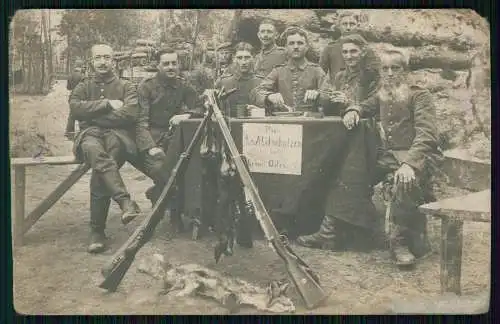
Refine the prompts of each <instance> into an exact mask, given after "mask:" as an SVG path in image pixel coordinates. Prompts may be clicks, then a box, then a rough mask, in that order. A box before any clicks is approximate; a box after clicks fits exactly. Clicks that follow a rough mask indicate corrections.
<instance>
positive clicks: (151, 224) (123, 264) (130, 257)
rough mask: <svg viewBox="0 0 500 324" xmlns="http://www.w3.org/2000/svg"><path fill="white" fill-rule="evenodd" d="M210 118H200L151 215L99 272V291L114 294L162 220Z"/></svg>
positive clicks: (210, 114) (210, 113)
mask: <svg viewBox="0 0 500 324" xmlns="http://www.w3.org/2000/svg"><path fill="white" fill-rule="evenodd" d="M211 117H212V112H210V111H209V112H208V113H207V114H206V115H205V117H204V118H203V120H202V122H201V124H200V125H199V126H198V128H197V129H196V132H195V134H194V136H193V138H192V139H191V142H190V143H189V146H188V147H187V148H186V150H185V152H183V153H182V154H181V156H180V158H179V160H178V161H177V164H176V165H175V167H174V169H173V170H172V173H171V175H170V178H169V179H168V182H167V184H166V185H165V188H164V189H163V191H162V193H161V195H160V197H159V198H158V200H157V201H156V203H155V205H154V206H153V209H152V210H151V212H150V213H149V214H148V215H147V217H146V218H145V219H144V220H143V221H142V223H141V224H140V225H139V227H138V228H137V229H136V230H135V232H134V233H133V234H132V235H131V236H130V237H129V239H128V240H127V241H126V242H125V244H123V245H122V246H121V247H120V248H119V249H118V251H116V253H115V254H114V255H113V257H112V259H111V261H110V262H108V264H106V265H105V266H104V268H103V269H102V270H101V273H102V275H103V276H104V281H103V282H102V283H101V284H100V285H99V287H100V288H103V289H106V290H108V291H116V288H117V287H118V286H119V285H120V282H121V281H122V279H123V277H124V276H125V274H126V273H127V271H128V269H129V268H130V266H131V265H132V263H133V262H134V259H135V255H136V254H137V252H138V251H139V250H140V249H141V248H142V247H143V246H144V245H145V244H146V243H147V242H148V241H149V240H150V239H151V237H152V234H153V232H154V230H155V228H156V226H157V225H158V223H159V222H160V220H161V219H162V218H163V214H164V213H163V211H164V210H165V208H166V203H167V201H168V198H169V197H170V196H171V195H172V193H173V190H174V184H175V182H176V179H177V176H178V175H181V174H184V172H185V171H186V169H187V165H188V161H189V159H190V158H191V153H192V152H193V150H194V148H195V146H196V145H197V143H198V142H199V140H200V139H201V135H202V130H203V129H204V128H205V127H206V125H207V123H208V121H209V120H210V118H211Z"/></svg>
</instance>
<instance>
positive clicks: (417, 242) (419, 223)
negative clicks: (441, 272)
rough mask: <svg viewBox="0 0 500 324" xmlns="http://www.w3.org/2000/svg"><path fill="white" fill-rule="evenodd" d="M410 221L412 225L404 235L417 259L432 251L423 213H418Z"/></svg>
mask: <svg viewBox="0 0 500 324" xmlns="http://www.w3.org/2000/svg"><path fill="white" fill-rule="evenodd" d="M412 221H413V224H412V225H413V226H412V228H411V229H409V230H408V233H407V237H406V239H407V241H408V247H409V249H410V251H411V252H412V253H413V255H415V257H416V258H417V259H422V258H425V257H427V256H429V255H430V254H431V253H432V248H431V244H430V242H429V236H428V232H427V217H426V216H425V215H424V214H421V213H418V214H417V215H415V217H414V218H413V219H412Z"/></svg>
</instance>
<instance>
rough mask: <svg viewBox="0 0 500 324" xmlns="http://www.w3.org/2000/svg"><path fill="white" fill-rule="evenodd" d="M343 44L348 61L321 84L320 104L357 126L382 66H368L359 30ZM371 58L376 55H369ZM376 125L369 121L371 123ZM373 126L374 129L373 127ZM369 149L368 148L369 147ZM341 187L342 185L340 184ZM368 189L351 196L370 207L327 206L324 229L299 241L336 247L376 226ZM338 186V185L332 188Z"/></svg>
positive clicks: (373, 93)
mask: <svg viewBox="0 0 500 324" xmlns="http://www.w3.org/2000/svg"><path fill="white" fill-rule="evenodd" d="M340 44H341V46H342V56H343V59H344V61H345V64H346V69H345V70H342V71H340V72H338V73H337V74H336V75H335V81H334V82H333V85H332V84H331V83H330V80H329V79H328V78H325V82H324V83H323V85H322V86H321V93H320V99H319V101H320V104H321V105H322V107H323V109H324V111H325V113H327V114H328V115H336V116H342V117H343V122H344V125H345V127H346V128H347V129H352V128H354V127H356V126H357V125H358V123H359V120H360V116H359V114H358V113H357V111H358V110H360V109H371V107H372V106H373V98H374V97H375V96H376V95H377V91H378V89H379V84H380V78H379V77H378V76H379V73H380V72H378V70H377V71H373V69H372V67H371V66H370V65H368V66H367V64H366V61H367V45H368V44H367V42H366V41H365V39H364V38H363V37H362V36H360V35H358V34H349V35H346V36H343V37H342V39H341V41H340ZM368 59H369V60H370V61H372V60H373V58H372V57H368ZM370 126H372V125H371V123H367V127H370ZM372 130H373V129H372ZM367 151H368V150H367ZM337 187H338V186H337ZM364 188H365V189H366V191H365V190H364V189H363V190H362V189H360V190H359V192H356V194H357V195H358V197H351V196H350V194H349V193H347V195H348V196H347V197H348V198H350V199H352V200H356V201H357V200H360V199H366V200H365V201H363V202H360V203H359V205H358V206H366V207H367V210H360V211H359V212H355V213H354V212H352V213H348V212H345V213H344V212H337V210H336V209H334V211H330V210H329V208H330V207H329V205H327V207H326V208H325V216H324V218H323V221H322V223H321V226H320V229H319V230H318V231H317V232H316V233H313V234H311V235H304V236H300V237H299V238H298V239H297V243H298V244H300V245H302V246H306V247H313V248H314V247H319V248H322V247H327V246H328V247H329V248H331V249H336V248H337V246H336V245H338V244H337V243H341V242H342V238H347V239H349V237H348V235H346V233H353V232H354V233H361V232H362V231H363V230H366V231H368V232H370V231H371V229H372V227H373V217H372V216H375V215H374V213H373V211H374V210H372V209H371V207H373V205H372V204H371V201H370V197H371V195H372V192H371V190H369V185H367V186H366V187H364ZM332 190H335V189H332Z"/></svg>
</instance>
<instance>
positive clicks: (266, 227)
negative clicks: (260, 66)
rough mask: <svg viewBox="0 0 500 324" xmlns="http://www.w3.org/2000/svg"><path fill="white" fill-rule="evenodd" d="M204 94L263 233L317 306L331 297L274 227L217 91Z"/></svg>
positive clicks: (301, 290)
mask: <svg viewBox="0 0 500 324" xmlns="http://www.w3.org/2000/svg"><path fill="white" fill-rule="evenodd" d="M204 95H205V97H206V98H207V102H206V103H207V105H208V108H209V110H211V111H213V115H214V116H215V120H216V121H217V123H218V125H219V127H220V129H221V132H222V135H223V137H224V141H225V142H226V144H227V147H228V148H229V152H230V153H231V156H232V158H233V161H234V164H235V165H236V169H237V170H238V174H239V177H240V179H241V182H242V184H243V190H244V193H245V197H246V199H247V200H248V202H249V203H252V205H253V206H254V208H255V215H256V217H257V220H258V221H259V223H260V226H261V227H262V229H263V231H264V234H265V236H266V238H267V240H268V241H269V243H270V245H271V247H272V248H273V249H274V250H275V251H276V253H277V254H278V255H279V256H280V258H282V259H283V261H284V262H285V266H286V269H287V272H288V274H289V276H290V277H291V279H292V282H293V283H294V285H295V287H296V288H297V290H298V292H299V294H300V296H301V297H302V299H303V300H304V302H305V304H306V306H307V308H309V309H311V308H315V307H317V306H318V305H319V304H320V303H321V302H323V301H324V300H325V299H326V298H327V297H328V296H327V295H326V293H325V291H324V290H323V288H322V287H321V285H320V284H319V279H318V277H317V275H316V274H315V273H314V272H313V271H312V270H311V269H310V268H309V266H308V265H307V264H306V263H305V262H304V261H303V260H302V259H301V258H300V257H299V256H298V255H296V254H295V253H294V252H293V250H292V249H291V248H290V246H289V244H288V242H287V239H286V237H285V236H282V235H280V234H279V232H278V231H277V229H276V227H275V226H274V224H273V222H272V220H271V217H270V216H269V214H268V212H267V210H266V208H265V206H264V203H263V202H262V199H261V198H260V195H259V192H258V189H257V187H256V186H255V183H254V182H253V180H252V177H251V176H250V173H249V171H248V170H247V168H246V166H245V164H244V162H243V159H242V158H241V154H240V153H239V151H238V148H237V147H236V144H235V143H234V139H233V138H232V136H231V132H230V130H229V128H228V126H227V123H226V121H225V119H224V116H223V115H222V112H221V110H220V108H219V104H218V101H217V98H216V96H215V90H213V89H211V90H205V92H204Z"/></svg>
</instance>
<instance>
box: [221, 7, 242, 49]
mask: <svg viewBox="0 0 500 324" xmlns="http://www.w3.org/2000/svg"><path fill="white" fill-rule="evenodd" d="M242 13H243V10H242V9H238V10H236V11H235V12H234V16H233V19H232V20H231V24H230V25H229V29H228V30H226V32H225V34H224V41H225V42H230V43H235V42H237V41H238V26H239V25H240V21H241V14H242Z"/></svg>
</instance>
